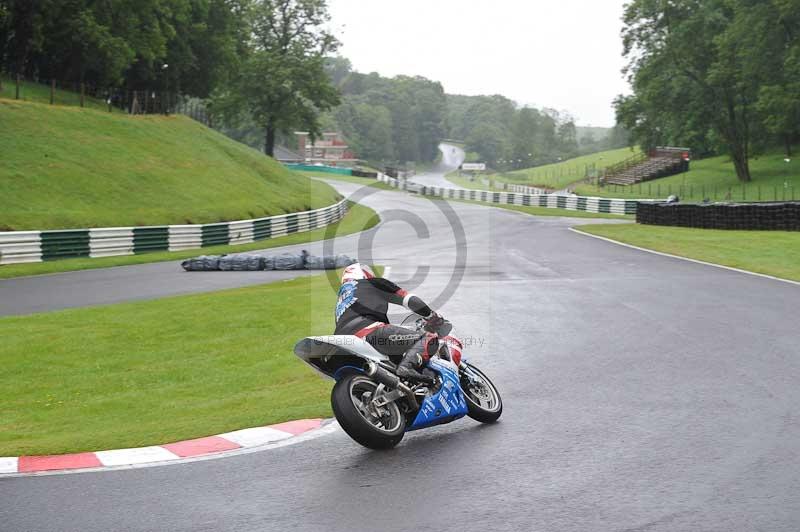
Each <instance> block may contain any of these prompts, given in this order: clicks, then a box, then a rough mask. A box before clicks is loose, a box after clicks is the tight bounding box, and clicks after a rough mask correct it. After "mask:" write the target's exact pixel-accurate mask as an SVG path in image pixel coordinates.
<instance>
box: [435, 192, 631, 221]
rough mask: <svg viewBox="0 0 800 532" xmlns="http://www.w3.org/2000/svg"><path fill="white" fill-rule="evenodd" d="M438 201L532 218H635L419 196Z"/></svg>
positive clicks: (625, 215)
mask: <svg viewBox="0 0 800 532" xmlns="http://www.w3.org/2000/svg"><path fill="white" fill-rule="evenodd" d="M419 197H420V198H427V199H431V200H438V201H455V202H458V203H468V204H470V205H480V206H483V207H495V208H498V209H505V210H507V211H517V212H523V213H525V214H532V215H534V216H564V217H567V218H609V219H612V220H634V219H635V218H636V217H635V216H632V215H629V214H606V213H602V212H586V211H573V210H570V209H558V208H554V209H550V208H548V207H530V206H527V205H506V204H503V203H486V202H483V201H473V200H462V199H455V198H441V197H438V196H419Z"/></svg>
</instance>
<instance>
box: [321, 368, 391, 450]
mask: <svg viewBox="0 0 800 532" xmlns="http://www.w3.org/2000/svg"><path fill="white" fill-rule="evenodd" d="M377 389H378V384H377V383H376V382H375V381H373V380H372V379H370V378H369V377H367V376H366V375H363V374H361V373H353V374H350V375H346V376H345V377H343V378H342V379H340V380H339V381H337V382H336V385H335V386H334V387H333V391H332V392H331V407H333V413H334V414H335V415H336V420H337V421H338V422H339V425H341V426H342V428H343V429H344V431H345V432H346V433H347V435H348V436H350V437H351V438H353V439H354V440H355V441H357V442H358V443H360V444H361V445H363V446H364V447H369V448H370V449H390V448H392V447H394V446H395V445H397V444H398V443H400V440H402V439H403V434H405V430H406V419H405V416H404V415H403V413H402V412H401V411H400V408H399V407H398V406H397V403H396V402H391V403H389V404H387V405H385V406H382V407H375V405H374V404H372V402H371V398H372V397H373V396H374V394H375V391H376V390H377Z"/></svg>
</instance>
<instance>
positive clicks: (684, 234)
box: [576, 224, 800, 281]
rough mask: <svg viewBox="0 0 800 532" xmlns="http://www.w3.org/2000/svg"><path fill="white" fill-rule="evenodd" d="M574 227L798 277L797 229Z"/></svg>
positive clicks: (658, 248) (799, 237) (799, 249)
mask: <svg viewBox="0 0 800 532" xmlns="http://www.w3.org/2000/svg"><path fill="white" fill-rule="evenodd" d="M576 229H579V230H581V231H585V232H587V233H590V234H593V235H598V236H603V237H606V238H610V239H612V240H618V241H619V242H624V243H626V244H632V245H634V246H639V247H643V248H647V249H653V250H655V251H661V252H663V253H670V254H672V255H680V256H681V257H689V258H692V259H697V260H702V261H706V262H713V263H715V264H722V265H724V266H731V267H733V268H739V269H742V270H748V271H752V272H757V273H764V274H767V275H772V276H775V277H781V278H783V279H790V280H794V281H800V233H798V232H793V231H726V230H720V229H692V228H687V227H662V226H652V225H639V224H619V225H617V224H615V225H581V226H577V227H576Z"/></svg>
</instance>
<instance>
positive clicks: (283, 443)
mask: <svg viewBox="0 0 800 532" xmlns="http://www.w3.org/2000/svg"><path fill="white" fill-rule="evenodd" d="M338 428H339V424H338V423H337V422H336V421H335V420H334V421H330V422H329V423H325V424H323V425H322V426H321V427H320V428H318V429H313V430H310V431H307V432H304V433H303V434H300V435H298V436H294V437H291V438H287V439H285V440H279V441H276V442H273V443H267V444H264V445H259V446H257V447H243V448H241V449H232V450H230V451H223V452H219V453H211V454H205V455H201V456H190V457H186V458H179V459H177V460H165V461H161V462H147V463H143V464H125V465H118V466H107V467H88V468H83V469H56V470H52V471H35V472H30V473H3V474H0V482H3V480H5V479H9V478H20V477H46V476H54V475H74V474H80V473H105V472H107V471H123V470H128V469H144V468H148V467H164V466H175V465H181V464H189V463H193V462H204V461H206V460H220V459H222V458H231V457H234V456H241V455H244V454H252V453H259V452H262V451H269V450H271V449H277V448H279V447H288V446H290V445H294V444H296V443H302V442H305V441H309V440H314V439H316V438H320V437H322V436H326V435H328V434H333V433H334V432H336V430H337V429H338Z"/></svg>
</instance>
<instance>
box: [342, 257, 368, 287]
mask: <svg viewBox="0 0 800 532" xmlns="http://www.w3.org/2000/svg"><path fill="white" fill-rule="evenodd" d="M374 278H375V274H374V273H372V270H371V269H370V267H369V266H367V265H366V264H359V263H358V262H356V263H355V264H351V265H350V266H348V267H347V268H345V269H344V273H342V284H344V283H346V282H347V281H357V280H359V279H374Z"/></svg>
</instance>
